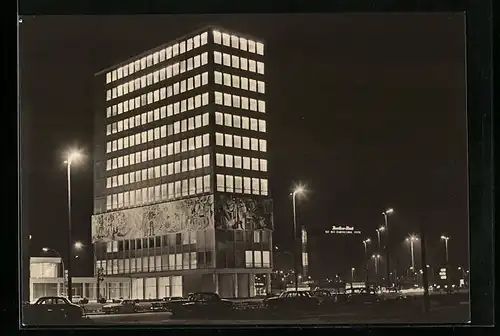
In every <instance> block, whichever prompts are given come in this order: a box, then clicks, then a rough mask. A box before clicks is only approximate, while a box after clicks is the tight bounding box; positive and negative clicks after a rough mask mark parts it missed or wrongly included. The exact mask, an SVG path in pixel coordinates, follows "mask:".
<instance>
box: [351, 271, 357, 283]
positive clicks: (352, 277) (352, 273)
mask: <svg viewBox="0 0 500 336" xmlns="http://www.w3.org/2000/svg"><path fill="white" fill-rule="evenodd" d="M355 271H356V269H355V268H354V267H353V268H351V279H352V282H354V272H355Z"/></svg>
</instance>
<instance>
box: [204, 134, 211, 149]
mask: <svg viewBox="0 0 500 336" xmlns="http://www.w3.org/2000/svg"><path fill="white" fill-rule="evenodd" d="M208 146H210V136H209V134H203V147H208Z"/></svg>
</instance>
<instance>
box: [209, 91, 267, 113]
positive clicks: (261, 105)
mask: <svg viewBox="0 0 500 336" xmlns="http://www.w3.org/2000/svg"><path fill="white" fill-rule="evenodd" d="M214 102H215V104H217V105H222V106H233V107H236V108H240V109H243V110H250V111H255V112H257V111H258V112H262V113H266V102H265V101H264V100H258V99H253V98H248V97H243V96H238V95H230V94H228V93H222V92H218V91H215V92H214Z"/></svg>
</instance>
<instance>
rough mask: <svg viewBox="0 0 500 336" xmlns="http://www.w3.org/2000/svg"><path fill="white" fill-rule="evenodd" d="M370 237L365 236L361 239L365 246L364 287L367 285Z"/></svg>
mask: <svg viewBox="0 0 500 336" xmlns="http://www.w3.org/2000/svg"><path fill="white" fill-rule="evenodd" d="M370 242H371V239H370V238H366V239H365V240H363V245H364V246H365V273H366V287H368V244H370Z"/></svg>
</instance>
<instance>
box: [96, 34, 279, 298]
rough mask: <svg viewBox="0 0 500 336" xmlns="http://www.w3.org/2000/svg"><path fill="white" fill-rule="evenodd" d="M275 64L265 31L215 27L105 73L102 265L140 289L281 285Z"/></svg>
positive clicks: (100, 104) (100, 78) (99, 107)
mask: <svg viewBox="0 0 500 336" xmlns="http://www.w3.org/2000/svg"><path fill="white" fill-rule="evenodd" d="M264 73H265V72H264V44H263V42H262V41H260V40H258V39H256V38H253V37H248V36H245V35H244V34H239V33H234V32H229V31H227V30H225V29H222V28H218V27H207V28H204V29H201V30H199V31H196V32H193V33H191V34H188V35H186V36H184V37H180V38H178V39H176V40H174V41H171V42H168V43H167V44H165V45H161V46H159V47H157V48H154V49H152V50H149V51H146V52H144V53H142V54H140V55H138V56H136V57H133V58H131V59H129V60H127V61H125V62H122V63H120V64H117V65H114V66H112V67H111V68H109V69H106V70H103V71H101V72H100V73H98V74H96V76H95V88H96V93H95V95H96V107H95V111H96V117H95V134H96V135H95V155H94V157H95V164H94V172H95V173H94V215H93V217H92V236H93V243H94V245H95V251H96V252H95V258H96V261H95V269H96V270H97V269H102V270H103V273H104V274H105V276H106V277H121V276H128V277H130V278H131V279H132V296H133V297H134V298H139V299H142V298H161V297H168V296H185V295H187V294H188V293H189V292H195V291H214V292H218V293H219V294H220V295H221V296H223V297H250V296H254V295H257V294H259V293H260V292H266V291H267V290H268V289H269V288H270V282H269V280H267V279H269V278H270V276H267V277H264V276H263V275H270V274H271V270H272V258H271V246H272V202H271V199H270V194H269V187H268V159H267V131H268V130H267V114H266V113H267V111H266V100H265V90H266V88H265V77H264ZM256 278H258V279H263V280H262V281H261V280H258V281H257V280H256Z"/></svg>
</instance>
